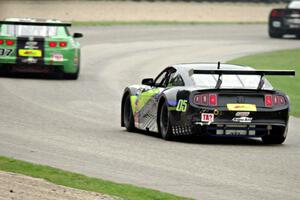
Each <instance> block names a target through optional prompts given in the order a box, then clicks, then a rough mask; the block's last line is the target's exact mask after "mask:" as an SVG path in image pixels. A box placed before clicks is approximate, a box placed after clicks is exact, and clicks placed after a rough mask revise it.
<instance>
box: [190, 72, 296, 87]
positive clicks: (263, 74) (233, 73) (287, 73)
mask: <svg viewBox="0 0 300 200" xmlns="http://www.w3.org/2000/svg"><path fill="white" fill-rule="evenodd" d="M193 74H217V75H219V78H218V80H217V84H216V86H215V89H219V88H220V87H221V84H222V79H221V77H222V75H224V74H225V75H259V76H260V81H259V83H258V86H257V90H260V89H262V87H263V86H264V80H263V77H264V76H270V75H271V76H295V75H296V72H295V71H294V70H220V69H216V70H191V71H190V75H193Z"/></svg>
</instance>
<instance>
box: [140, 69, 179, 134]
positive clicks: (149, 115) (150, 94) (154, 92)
mask: <svg viewBox="0 0 300 200" xmlns="http://www.w3.org/2000/svg"><path fill="white" fill-rule="evenodd" d="M171 74H173V70H170V69H166V70H164V71H163V72H161V73H160V74H159V75H158V76H157V77H156V79H155V80H154V85H153V86H146V87H143V89H142V91H140V94H139V96H138V97H137V104H136V108H137V111H138V128H140V129H144V130H150V131H156V129H157V127H156V115H157V105H158V99H159V97H160V95H161V93H162V92H163V91H164V90H166V88H167V85H168V80H169V79H170V76H171ZM136 124H137V123H136Z"/></svg>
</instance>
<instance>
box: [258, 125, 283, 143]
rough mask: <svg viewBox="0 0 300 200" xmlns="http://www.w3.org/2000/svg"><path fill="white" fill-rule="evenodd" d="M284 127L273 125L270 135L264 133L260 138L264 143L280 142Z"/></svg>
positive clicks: (281, 141)
mask: <svg viewBox="0 0 300 200" xmlns="http://www.w3.org/2000/svg"><path fill="white" fill-rule="evenodd" d="M285 131H287V130H285V127H273V129H272V130H271V133H270V135H265V136H263V137H262V138H261V139H262V141H263V143H264V144H282V143H283V142H284V141H285V139H286V136H285Z"/></svg>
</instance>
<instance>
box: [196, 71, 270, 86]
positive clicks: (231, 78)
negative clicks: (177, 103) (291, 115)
mask: <svg viewBox="0 0 300 200" xmlns="http://www.w3.org/2000/svg"><path fill="white" fill-rule="evenodd" d="M218 77H219V76H218V75H211V74H193V75H192V80H193V81H194V84H195V85H196V86H200V87H202V88H208V89H209V88H215V87H216V84H217V81H218ZM221 79H222V84H221V87H220V88H225V89H257V87H258V84H259V81H260V76H257V75H222V77H221ZM264 82H265V84H264V86H263V88H262V89H272V85H271V84H270V83H269V81H268V80H266V79H264Z"/></svg>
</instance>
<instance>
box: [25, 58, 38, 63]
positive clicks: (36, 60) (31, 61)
mask: <svg viewBox="0 0 300 200" xmlns="http://www.w3.org/2000/svg"><path fill="white" fill-rule="evenodd" d="M22 62H23V63H27V64H36V63H37V62H38V59H36V58H25V59H22Z"/></svg>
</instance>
